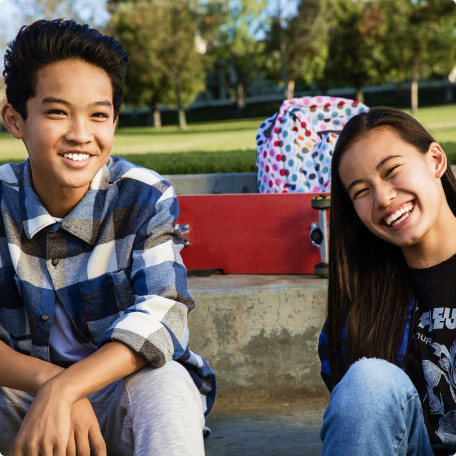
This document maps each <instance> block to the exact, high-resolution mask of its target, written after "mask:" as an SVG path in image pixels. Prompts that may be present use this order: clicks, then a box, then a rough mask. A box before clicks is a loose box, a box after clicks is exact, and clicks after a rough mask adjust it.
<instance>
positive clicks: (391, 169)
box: [385, 165, 400, 177]
mask: <svg viewBox="0 0 456 456" xmlns="http://www.w3.org/2000/svg"><path fill="white" fill-rule="evenodd" d="M399 166H400V165H394V166H391V168H388V169H387V170H386V173H385V177H388V176H390V175H391V173H392V172H393V171H395V170H396V169H397V168H399Z"/></svg>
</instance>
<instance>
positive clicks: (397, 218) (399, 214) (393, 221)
mask: <svg viewBox="0 0 456 456" xmlns="http://www.w3.org/2000/svg"><path fill="white" fill-rule="evenodd" d="M412 209H413V204H412V203H407V204H405V205H404V206H402V207H401V208H400V209H398V210H397V211H396V212H395V213H394V214H391V215H390V216H389V217H387V218H386V219H385V223H386V224H387V225H388V226H394V225H397V224H398V223H400V222H401V221H402V220H404V219H405V218H407V217H408V214H409V213H410V212H411V211H412ZM404 214H405V216H404Z"/></svg>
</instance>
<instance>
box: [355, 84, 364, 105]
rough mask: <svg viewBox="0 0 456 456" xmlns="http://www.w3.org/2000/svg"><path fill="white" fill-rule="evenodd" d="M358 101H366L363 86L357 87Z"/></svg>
mask: <svg viewBox="0 0 456 456" xmlns="http://www.w3.org/2000/svg"><path fill="white" fill-rule="evenodd" d="M356 101H359V102H360V103H364V92H363V88H362V87H357V88H356Z"/></svg>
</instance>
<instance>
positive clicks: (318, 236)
mask: <svg viewBox="0 0 456 456" xmlns="http://www.w3.org/2000/svg"><path fill="white" fill-rule="evenodd" d="M310 241H311V242H312V244H313V245H315V246H317V247H320V245H321V243H322V242H323V233H322V232H321V229H320V228H319V227H318V226H316V227H315V228H313V229H312V230H311V232H310Z"/></svg>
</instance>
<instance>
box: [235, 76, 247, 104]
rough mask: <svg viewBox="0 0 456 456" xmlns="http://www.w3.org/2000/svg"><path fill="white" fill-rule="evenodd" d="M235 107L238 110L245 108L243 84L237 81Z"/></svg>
mask: <svg viewBox="0 0 456 456" xmlns="http://www.w3.org/2000/svg"><path fill="white" fill-rule="evenodd" d="M236 102H237V107H238V109H240V110H242V111H243V110H244V109H245V105H246V103H245V86H244V83H243V82H238V85H237V94H236Z"/></svg>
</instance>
